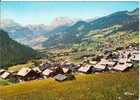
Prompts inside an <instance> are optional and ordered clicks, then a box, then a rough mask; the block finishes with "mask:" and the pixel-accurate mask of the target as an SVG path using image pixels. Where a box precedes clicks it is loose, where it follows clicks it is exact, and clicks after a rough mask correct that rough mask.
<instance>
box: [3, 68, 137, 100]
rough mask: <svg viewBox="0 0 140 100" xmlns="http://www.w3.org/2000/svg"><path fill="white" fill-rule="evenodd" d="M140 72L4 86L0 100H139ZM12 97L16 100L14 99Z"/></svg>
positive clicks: (78, 76) (81, 76)
mask: <svg viewBox="0 0 140 100" xmlns="http://www.w3.org/2000/svg"><path fill="white" fill-rule="evenodd" d="M138 94H139V93H138V70H132V71H129V72H124V73H113V74H112V73H109V72H107V73H103V74H89V75H76V80H73V81H65V82H57V81H54V80H53V79H46V80H39V81H31V82H25V83H20V84H14V85H8V86H1V87H0V100H138ZM11 98H12V99H11Z"/></svg>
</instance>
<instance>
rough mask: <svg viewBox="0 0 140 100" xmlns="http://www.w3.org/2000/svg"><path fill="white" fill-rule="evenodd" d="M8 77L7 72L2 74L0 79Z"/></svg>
mask: <svg viewBox="0 0 140 100" xmlns="http://www.w3.org/2000/svg"><path fill="white" fill-rule="evenodd" d="M9 75H10V73H9V72H4V73H3V74H2V75H1V76H0V77H1V78H3V79H6V78H7V77H8V76H9Z"/></svg>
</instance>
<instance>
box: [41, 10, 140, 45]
mask: <svg viewBox="0 0 140 100" xmlns="http://www.w3.org/2000/svg"><path fill="white" fill-rule="evenodd" d="M138 11H139V9H135V10H134V11H132V12H128V11H121V12H116V13H113V14H110V15H108V16H105V17H101V18H98V19H96V20H93V21H90V22H85V21H79V22H77V23H75V24H74V25H72V26H71V27H69V28H67V29H66V30H63V31H61V32H59V34H57V35H55V36H53V37H51V38H50V39H48V40H47V41H45V42H44V43H43V44H44V47H46V48H66V47H71V46H73V45H75V44H77V45H80V44H84V42H88V41H89V38H91V37H90V34H91V32H92V34H94V35H97V34H98V33H96V31H98V30H102V33H101V34H104V33H105V32H104V30H106V29H107V28H111V27H113V26H115V25H118V26H120V27H118V28H117V30H116V29H115V28H112V29H111V30H110V32H108V34H112V33H117V32H122V31H123V32H124V31H125V32H126V34H127V32H128V31H131V32H136V31H137V32H138V23H139V20H138V16H139V13H138ZM135 26H136V27H135ZM101 34H100V35H101ZM130 34H131V33H130ZM87 36H89V37H87ZM107 36H109V35H107V34H106V37H107ZM101 38H104V37H101ZM98 39H100V38H98ZM92 43H94V38H92Z"/></svg>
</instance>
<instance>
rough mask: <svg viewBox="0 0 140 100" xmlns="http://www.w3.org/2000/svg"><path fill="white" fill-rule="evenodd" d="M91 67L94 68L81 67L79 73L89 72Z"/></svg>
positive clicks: (88, 66)
mask: <svg viewBox="0 0 140 100" xmlns="http://www.w3.org/2000/svg"><path fill="white" fill-rule="evenodd" d="M91 67H92V66H91V65H89V64H87V65H84V66H82V67H80V68H79V69H78V71H80V72H88V71H89V70H90V68H91Z"/></svg>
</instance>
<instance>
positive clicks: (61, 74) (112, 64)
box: [0, 47, 139, 83]
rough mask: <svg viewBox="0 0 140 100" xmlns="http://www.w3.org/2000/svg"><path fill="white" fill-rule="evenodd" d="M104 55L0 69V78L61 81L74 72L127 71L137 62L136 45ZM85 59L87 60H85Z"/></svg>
mask: <svg viewBox="0 0 140 100" xmlns="http://www.w3.org/2000/svg"><path fill="white" fill-rule="evenodd" d="M104 54H105V55H104V57H103V58H101V59H99V60H94V61H91V60H87V59H88V57H85V58H84V59H85V61H84V62H82V63H80V64H74V63H70V62H68V61H65V62H62V63H54V62H52V61H43V62H41V63H40V64H39V65H38V66H32V67H27V68H22V69H21V70H19V71H17V72H16V71H8V70H5V69H0V80H7V79H12V78H13V79H15V80H16V82H15V83H19V82H24V81H31V80H41V79H47V78H53V79H55V80H56V81H59V82H62V81H65V80H73V79H75V76H74V75H75V74H81V73H82V74H97V73H103V72H106V71H109V72H112V73H116V72H124V71H128V70H129V69H131V68H132V67H133V65H134V64H139V51H138V48H136V47H129V48H127V49H123V50H116V51H106V52H105V53H104ZM86 60H87V61H86Z"/></svg>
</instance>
